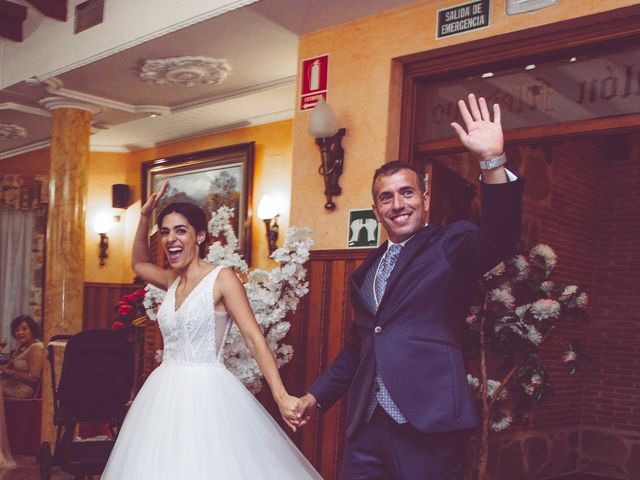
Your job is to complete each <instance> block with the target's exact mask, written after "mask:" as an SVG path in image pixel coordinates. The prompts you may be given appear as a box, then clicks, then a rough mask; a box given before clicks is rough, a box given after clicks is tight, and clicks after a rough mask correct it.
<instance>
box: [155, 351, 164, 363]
mask: <svg viewBox="0 0 640 480" xmlns="http://www.w3.org/2000/svg"><path fill="white" fill-rule="evenodd" d="M163 353H164V351H162V350H156V353H155V355H154V356H153V359H154V360H155V361H156V363H162V355H163Z"/></svg>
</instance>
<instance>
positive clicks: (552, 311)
mask: <svg viewBox="0 0 640 480" xmlns="http://www.w3.org/2000/svg"><path fill="white" fill-rule="evenodd" d="M531 313H533V316H534V317H535V318H536V319H537V320H544V319H546V318H557V317H558V315H560V303H558V302H557V301H556V300H552V299H550V298H543V299H540V300H536V301H535V302H533V305H531Z"/></svg>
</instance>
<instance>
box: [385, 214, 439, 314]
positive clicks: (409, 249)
mask: <svg viewBox="0 0 640 480" xmlns="http://www.w3.org/2000/svg"><path fill="white" fill-rule="evenodd" d="M437 230H438V228H437V226H435V225H427V226H426V227H424V228H423V229H421V230H420V231H418V233H416V235H415V237H413V238H412V239H411V240H409V241H408V242H407V243H406V245H405V246H404V247H403V248H402V251H401V252H400V257H399V258H398V261H397V262H396V265H395V267H394V268H393V271H392V272H391V275H390V276H389V280H388V281H387V287H386V289H385V292H384V297H382V301H381V302H380V305H379V306H378V313H381V312H383V311H385V312H391V311H393V308H394V307H395V305H397V303H398V302H399V301H400V300H401V299H402V297H403V295H402V293H401V292H402V290H401V289H398V288H397V286H398V284H399V283H401V282H402V279H403V275H404V272H405V271H406V269H407V268H408V267H409V265H411V263H412V261H413V259H414V258H415V256H416V255H418V254H419V253H421V252H422V250H423V247H424V246H425V245H426V244H427V243H428V242H429V241H430V239H431V237H432V236H433V234H434V233H435V232H436V231H437ZM394 292H397V293H394Z"/></svg>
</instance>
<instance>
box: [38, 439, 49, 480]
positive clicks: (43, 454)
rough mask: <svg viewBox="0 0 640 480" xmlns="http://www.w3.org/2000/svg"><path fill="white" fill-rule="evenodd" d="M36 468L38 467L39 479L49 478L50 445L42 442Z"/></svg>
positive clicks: (46, 479)
mask: <svg viewBox="0 0 640 480" xmlns="http://www.w3.org/2000/svg"><path fill="white" fill-rule="evenodd" d="M38 466H39V467H40V479H41V480H49V477H50V476H51V445H50V444H49V442H43V443H42V445H41V446H40V454H39V455H38Z"/></svg>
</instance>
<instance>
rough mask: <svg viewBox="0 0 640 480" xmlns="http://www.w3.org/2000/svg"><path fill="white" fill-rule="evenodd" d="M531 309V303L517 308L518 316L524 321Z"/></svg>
mask: <svg viewBox="0 0 640 480" xmlns="http://www.w3.org/2000/svg"><path fill="white" fill-rule="evenodd" d="M529 308H531V304H530V303H526V304H524V305H520V306H518V307H516V315H517V316H518V317H519V318H520V319H521V320H522V319H523V318H524V315H525V314H526V313H527V312H528V311H529Z"/></svg>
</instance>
